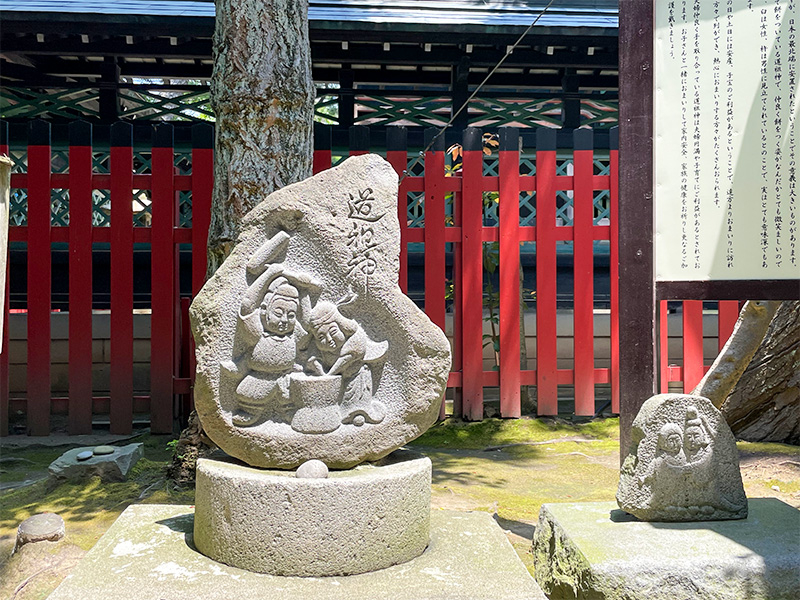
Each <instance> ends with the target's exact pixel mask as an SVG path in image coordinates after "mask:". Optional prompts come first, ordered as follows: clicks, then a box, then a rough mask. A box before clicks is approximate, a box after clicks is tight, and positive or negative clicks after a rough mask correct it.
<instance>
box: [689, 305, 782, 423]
mask: <svg viewBox="0 0 800 600" xmlns="http://www.w3.org/2000/svg"><path fill="white" fill-rule="evenodd" d="M780 305H781V303H780V302H773V301H761V300H749V301H748V302H747V303H746V304H745V305H744V307H743V308H742V312H741V313H740V314H739V319H738V320H737V321H736V326H735V327H734V328H733V333H732V334H731V336H730V337H729V338H728V341H727V342H726V343H725V346H724V347H723V348H722V351H721V352H720V353H719V356H717V358H716V360H715V361H714V364H712V365H711V368H710V369H709V370H708V372H707V373H706V374H705V376H704V377H703V379H701V380H700V383H698V384H697V386H696V387H695V388H694V389H693V390H692V394H694V395H695V396H703V397H705V398H708V399H709V400H711V403H712V404H713V405H714V406H716V407H717V408H720V407H721V406H722V404H723V403H724V402H725V399H726V398H727V397H728V395H729V394H730V393H731V391H732V390H733V388H734V386H735V385H736V382H737V381H739V378H740V377H741V376H742V373H744V371H745V369H746V368H747V365H749V364H750V361H751V360H752V358H753V355H755V353H756V351H757V350H758V348H759V346H760V345H761V343H762V342H763V340H764V337H765V336H766V334H767V330H768V329H769V325H770V323H771V322H772V318H773V317H774V316H775V312H776V311H777V310H778V307H779V306H780Z"/></svg>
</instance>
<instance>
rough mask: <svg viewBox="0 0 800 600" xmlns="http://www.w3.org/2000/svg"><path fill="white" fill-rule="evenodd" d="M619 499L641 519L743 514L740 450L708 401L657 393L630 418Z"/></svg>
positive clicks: (699, 518)
mask: <svg viewBox="0 0 800 600" xmlns="http://www.w3.org/2000/svg"><path fill="white" fill-rule="evenodd" d="M631 436H632V441H631V448H630V451H629V453H628V455H627V457H626V458H625V461H624V462H623V465H622V469H621V470H620V480H619V489H618V491H617V503H618V504H619V507H620V508H621V509H622V510H624V511H625V512H627V513H630V514H632V515H634V516H636V517H637V518H639V519H642V520H644V521H719V520H721V519H744V518H745V517H747V498H746V497H745V493H744V487H743V486H742V476H741V473H740V472H739V451H738V450H737V448H736V440H735V439H734V437H733V433H731V430H730V427H728V424H727V423H726V422H725V419H724V418H723V417H722V415H721V414H720V412H719V410H717V409H716V408H715V407H714V405H713V404H712V403H711V401H710V400H708V399H707V398H703V397H702V396H692V395H688V394H661V395H658V396H653V397H652V398H650V399H649V400H647V401H646V402H645V403H644V404H643V405H642V408H641V409H640V410H639V414H638V415H637V416H636V418H635V419H634V421H633V426H632V432H631Z"/></svg>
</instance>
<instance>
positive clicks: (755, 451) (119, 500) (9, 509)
mask: <svg viewBox="0 0 800 600" xmlns="http://www.w3.org/2000/svg"><path fill="white" fill-rule="evenodd" d="M170 439H171V438H170V437H169V436H154V435H145V436H141V437H139V438H137V439H135V440H132V441H139V442H142V443H144V454H145V456H144V458H143V459H142V460H140V461H139V462H138V463H137V464H136V466H135V467H134V468H133V470H132V473H131V476H130V478H129V480H128V481H126V482H121V483H101V482H100V480H99V479H98V478H93V479H89V480H87V481H81V482H77V483H62V484H58V485H57V484H55V483H53V482H51V481H40V482H38V483H36V484H33V485H30V486H27V487H24V488H21V489H18V490H15V491H11V492H6V493H4V494H2V495H1V496H0V572H2V570H1V568H2V563H3V562H4V561H5V560H6V559H7V558H8V555H9V553H10V549H11V547H12V546H13V543H14V539H15V535H16V527H17V526H18V525H19V523H20V522H21V521H22V520H24V519H26V518H27V517H29V516H31V515H33V514H36V513H39V512H44V511H52V512H56V513H58V514H60V515H61V516H62V517H64V519H65V521H66V528H67V536H68V539H69V542H70V543H71V544H75V545H76V546H78V547H79V548H81V549H84V550H88V549H89V548H91V547H92V546H93V545H94V543H95V542H96V541H97V540H98V539H99V538H100V536H102V535H103V533H105V531H106V530H107V529H108V527H109V526H110V525H111V524H112V523H113V522H114V520H115V519H116V518H117V517H118V516H119V514H120V513H121V512H122V511H123V510H124V509H125V508H127V506H129V505H130V504H133V503H139V502H144V503H159V504H193V503H194V490H193V489H178V488H175V487H174V486H173V485H171V484H170V483H169V482H168V481H167V479H166V477H165V474H164V470H165V467H166V466H167V465H168V464H169V462H170V458H171V454H172V450H171V448H169V447H168V446H167V444H168V442H169V441H170ZM412 445H413V446H415V447H416V448H417V449H418V450H420V451H422V452H423V453H424V454H426V455H428V456H429V457H430V458H431V460H432V462H433V469H434V470H433V483H432V506H433V507H434V508H450V509H458V510H482V511H487V512H491V513H494V514H495V515H496V519H497V521H498V523H499V525H500V526H501V527H502V528H503V529H505V530H507V531H509V532H510V535H509V539H510V541H511V543H512V545H513V546H514V549H515V550H516V551H517V553H518V554H519V556H520V557H521V558H522V560H523V562H524V563H525V565H526V567H528V569H529V571H531V573H532V572H533V557H532V555H531V553H530V548H531V542H530V538H531V536H532V534H533V526H534V525H535V523H536V521H537V518H538V513H539V509H540V507H541V505H542V504H544V503H551V502H590V501H609V500H610V501H613V500H614V495H615V493H616V488H617V482H618V477H619V470H618V469H619V421H618V419H603V420H592V421H589V422H585V423H572V422H568V421H564V420H559V419H516V420H510V419H509V420H505V419H487V420H484V421H482V422H477V423H467V422H463V421H458V420H454V419H449V420H447V421H444V422H443V423H440V424H438V425H436V426H434V427H432V428H431V429H430V430H429V431H428V432H427V433H425V434H424V435H423V436H422V437H420V438H418V439H417V440H415V441H414V442H413V443H412ZM738 447H739V449H740V451H741V452H742V455H743V457H744V456H751V455H752V456H751V458H752V457H756V458H759V459H760V457H766V458H767V460H768V461H771V462H772V463H780V462H781V461H782V460H784V459H783V458H782V457H786V456H788V458H790V459H791V461H795V457H796V456H800V447H795V446H787V445H785V444H762V443H758V444H755V443H748V442H739V443H738ZM66 450H67V448H66V447H60V448H41V447H33V448H24V449H14V450H4V451H3V457H4V458H9V457H11V458H15V459H17V460H10V461H3V463H1V464H0V467H2V469H3V471H4V472H3V473H1V474H0V475H2V476H3V477H5V478H7V480H8V481H22V480H24V479H27V478H28V476H27V475H28V474H30V472H31V471H37V470H38V471H42V470H44V471H46V468H47V465H49V463H50V462H52V460H55V459H56V458H57V457H58V456H60V455H61V454H62V453H63V452H65V451H66ZM784 471H785V469H784ZM784 471H778V473H779V474H778V475H776V474H775V472H774V471H771V470H769V469H767V470H764V471H763V473H762V472H761V471H760V470H759V471H758V477H757V478H756V477H755V476H754V477H753V479H752V481H750V482H749V483H748V482H746V483H745V486H746V489H747V492H748V495H749V496H751V497H755V496H776V497H782V498H783V499H788V500H790V499H791V498H792V497H793V496H791V494H797V492H798V491H800V482H798V480H797V479H796V478H794V477H791V476H788V475H787V476H785V477H784V475H783V473H784ZM785 472H787V473H791V472H790V471H785ZM772 486H777V487H779V488H780V493H778V492H777V491H775V490H773V489H771V488H772ZM0 577H2V575H0Z"/></svg>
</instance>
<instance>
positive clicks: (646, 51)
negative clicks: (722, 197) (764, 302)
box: [619, 0, 658, 461]
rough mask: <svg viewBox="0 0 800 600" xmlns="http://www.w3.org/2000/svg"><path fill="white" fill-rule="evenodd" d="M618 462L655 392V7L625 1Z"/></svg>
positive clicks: (621, 76)
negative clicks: (637, 421)
mask: <svg viewBox="0 0 800 600" xmlns="http://www.w3.org/2000/svg"><path fill="white" fill-rule="evenodd" d="M619 13H620V21H619V47H620V65H619V66H620V69H619V83H620V120H619V134H620V135H619V138H620V139H619V154H620V166H619V196H620V197H619V323H620V331H619V347H620V356H619V360H620V461H622V460H624V458H625V456H626V454H627V452H628V447H629V445H630V441H631V424H632V423H633V419H634V417H635V416H636V414H637V413H638V412H639V408H640V407H641V406H642V404H643V403H644V401H645V400H647V399H648V398H649V397H650V396H652V395H653V394H654V393H655V391H656V373H657V372H658V371H657V366H656V365H657V363H656V352H655V348H656V346H655V344H656V340H657V339H658V337H657V335H656V331H655V308H656V303H655V292H654V285H653V3H652V0H620V3H619Z"/></svg>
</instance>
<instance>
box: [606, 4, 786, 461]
mask: <svg viewBox="0 0 800 600" xmlns="http://www.w3.org/2000/svg"><path fill="white" fill-rule="evenodd" d="M619 6H620V25H619V32H620V33H619V41H620V201H619V219H620V224H619V227H620V233H619V236H620V251H619V257H620V269H619V272H620V284H619V285H620V323H621V324H624V326H622V327H620V373H621V378H620V394H621V397H620V417H621V423H620V428H621V437H622V439H621V444H622V448H623V450H625V449H627V443H628V439H629V437H628V436H629V433H630V423H631V422H632V420H633V418H634V416H635V415H636V413H637V412H638V410H639V407H640V406H641V404H642V403H643V402H644V401H645V400H646V399H647V398H648V397H649V396H650V395H652V394H653V393H654V392H655V390H656V379H657V366H656V354H657V353H656V346H655V343H656V340H657V339H658V337H657V335H656V330H655V327H656V318H655V317H656V311H655V307H656V301H657V300H668V299H674V300H746V299H757V300H791V299H799V298H800V239H798V238H800V231H798V222H799V221H800V199H798V197H797V193H798V191H797V187H796V175H797V173H796V166H797V164H796V163H797V161H798V159H800V144H798V133H797V120H798V116H800V114H799V113H798V97H797V83H798V82H797V43H796V42H797V36H798V35H800V32H798V31H797V29H798V26H800V17H799V16H798V7H799V6H800V0H620V3H619ZM623 455H624V452H623Z"/></svg>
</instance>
